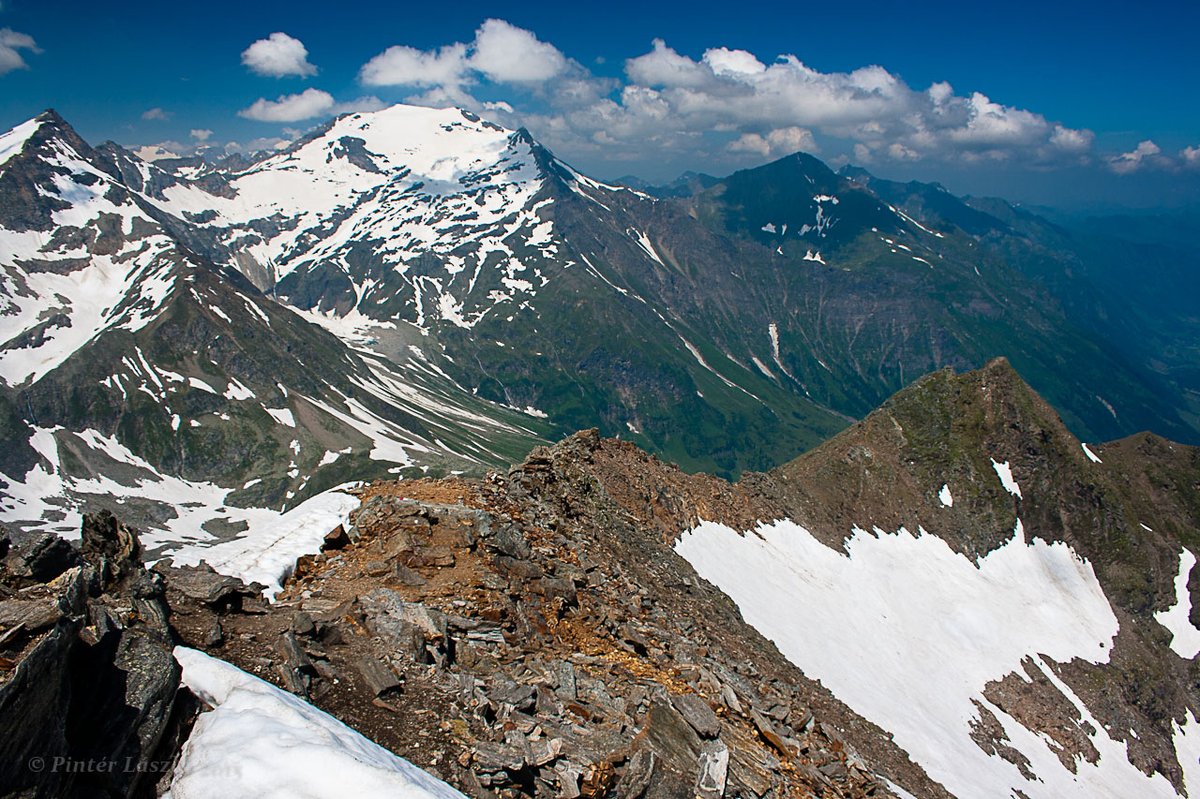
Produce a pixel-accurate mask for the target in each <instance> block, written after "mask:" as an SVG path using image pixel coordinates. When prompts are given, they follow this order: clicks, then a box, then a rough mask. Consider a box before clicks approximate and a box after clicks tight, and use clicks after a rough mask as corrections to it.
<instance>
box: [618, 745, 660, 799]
mask: <svg viewBox="0 0 1200 799" xmlns="http://www.w3.org/2000/svg"><path fill="white" fill-rule="evenodd" d="M654 765H655V757H654V753H653V752H651V751H649V750H646V749H638V750H637V751H636V752H634V753H633V755H632V756H631V757H630V758H629V763H628V764H627V765H626V766H625V773H624V774H622V775H621V779H620V780H619V781H618V782H617V799H640V797H641V796H642V795H643V794H645V793H646V789H647V788H648V787H650V780H651V779H653V777H654Z"/></svg>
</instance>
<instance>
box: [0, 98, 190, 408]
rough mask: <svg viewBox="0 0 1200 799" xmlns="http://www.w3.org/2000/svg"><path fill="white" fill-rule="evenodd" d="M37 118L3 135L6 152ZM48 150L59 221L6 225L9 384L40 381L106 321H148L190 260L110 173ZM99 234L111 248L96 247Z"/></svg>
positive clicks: (2, 307)
mask: <svg viewBox="0 0 1200 799" xmlns="http://www.w3.org/2000/svg"><path fill="white" fill-rule="evenodd" d="M30 124H33V125H34V126H35V128H34V129H36V126H37V124H38V123H36V121H33V122H30V123H26V124H25V125H21V126H18V127H17V128H15V129H14V130H13V131H11V132H10V133H8V134H5V136H4V137H2V138H0V153H2V152H4V148H5V147H8V148H9V149H8V150H7V152H8V157H11V156H12V155H15V154H16V152H18V151H19V150H20V149H21V148H20V147H17V146H16V145H14V144H13V143H12V142H15V141H16V140H18V139H20V136H19V135H18V134H19V133H20V132H21V131H22V129H23V128H25V127H26V126H28V125H30ZM30 133H31V131H28V132H26V133H25V134H22V135H25V139H20V144H21V145H22V146H23V145H24V142H25V140H26V139H27V138H28V135H29V134H30ZM14 137H15V138H14ZM5 142H9V144H5ZM46 150H47V152H45V153H42V160H43V162H44V167H45V168H49V169H52V170H54V171H55V173H56V174H55V175H54V177H53V179H52V184H53V187H52V188H47V189H44V190H43V191H44V192H45V193H46V195H47V197H52V198H53V199H54V200H56V201H57V202H61V203H63V204H65V207H64V208H61V209H58V210H55V211H53V212H52V214H51V221H52V223H53V224H54V225H55V228H54V229H53V230H52V231H49V232H42V231H38V230H29V231H21V232H17V231H12V230H7V229H5V228H0V380H3V381H4V382H5V383H7V384H8V385H10V386H17V385H21V384H23V383H27V382H36V381H37V380H39V379H41V378H42V377H43V376H44V375H46V373H48V372H50V371H51V370H53V369H54V368H55V367H57V366H59V365H60V364H62V363H63V362H64V361H66V360H67V358H69V357H70V356H71V355H73V354H74V353H75V352H76V351H78V350H79V348H80V347H82V346H84V345H85V344H87V343H88V342H89V341H91V340H92V339H94V338H95V337H96V336H97V335H99V334H100V333H101V332H102V331H104V330H107V329H109V328H113V327H121V328H124V329H127V330H131V331H136V330H140V329H141V328H142V327H145V326H146V325H147V324H149V322H150V321H151V320H153V319H154V318H155V317H156V316H157V315H158V313H159V311H160V310H161V308H162V307H163V303H164V302H165V301H166V299H167V297H168V295H169V294H170V292H171V290H172V288H173V287H174V285H175V281H176V279H177V275H178V272H179V271H180V268H181V264H184V263H186V262H187V256H186V254H184V253H183V252H182V251H181V249H180V248H179V247H178V245H176V243H175V242H174V240H172V239H171V238H170V237H169V236H167V235H166V234H165V233H163V232H162V230H161V229H160V228H159V226H158V223H157V222H155V221H154V220H153V219H152V218H151V217H150V216H149V215H148V214H147V213H146V212H145V211H143V210H142V209H141V208H140V207H139V206H138V205H137V203H136V202H135V201H134V200H133V198H132V197H131V196H130V195H129V194H128V193H127V192H125V190H124V189H123V188H121V187H120V186H118V185H117V184H116V181H115V180H114V179H113V178H112V176H111V175H109V174H108V173H106V172H104V171H102V170H100V169H98V168H96V167H94V166H92V165H91V164H90V163H88V162H87V161H86V160H85V159H84V158H83V157H82V156H81V155H80V154H79V153H77V152H75V151H74V150H73V149H72V148H71V147H70V146H69V145H67V144H65V143H64V142H62V141H59V140H53V141H52V142H51V143H50V144H49V145H47V146H46ZM0 157H2V156H0ZM6 160H7V159H6ZM91 238H95V239H96V240H97V241H100V240H105V241H107V242H109V245H108V246H109V247H111V251H110V252H106V253H105V254H97V253H95V252H93V251H91V250H90V249H89V247H88V245H86V244H85V243H84V242H86V241H88V240H89V239H91ZM97 249H99V248H97Z"/></svg>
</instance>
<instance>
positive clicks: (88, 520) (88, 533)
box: [79, 510, 144, 587]
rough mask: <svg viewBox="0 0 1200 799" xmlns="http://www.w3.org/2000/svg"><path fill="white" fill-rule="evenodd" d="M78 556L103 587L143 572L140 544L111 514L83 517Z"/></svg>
mask: <svg viewBox="0 0 1200 799" xmlns="http://www.w3.org/2000/svg"><path fill="white" fill-rule="evenodd" d="M79 553H80V555H81V556H82V557H83V559H84V560H86V561H87V562H88V563H90V564H92V567H93V568H95V570H96V573H97V574H98V575H99V576H100V582H101V584H102V586H104V587H108V586H112V585H116V584H121V583H124V582H125V581H126V580H128V579H130V578H131V577H133V576H134V575H135V574H141V573H144V570H143V569H142V545H141V543H140V542H139V541H138V537H137V534H136V533H134V531H133V530H131V529H130V528H128V527H126V526H125V525H123V524H121V523H120V522H119V521H117V517H116V516H114V515H113V514H112V512H111V511H107V510H102V511H100V512H99V513H85V514H83V526H82V527H81V528H80V545H79Z"/></svg>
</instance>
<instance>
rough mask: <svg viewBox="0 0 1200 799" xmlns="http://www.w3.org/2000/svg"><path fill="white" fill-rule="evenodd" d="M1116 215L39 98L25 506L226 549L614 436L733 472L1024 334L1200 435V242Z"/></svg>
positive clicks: (1109, 427) (23, 314) (464, 128)
mask: <svg viewBox="0 0 1200 799" xmlns="http://www.w3.org/2000/svg"><path fill="white" fill-rule="evenodd" d="M1115 233H1116V234H1119V231H1107V232H1106V233H1105V232H1096V234H1095V235H1090V234H1089V235H1085V234H1082V233H1079V232H1077V231H1072V230H1068V229H1066V228H1063V227H1060V226H1057V225H1054V224H1052V223H1050V222H1048V221H1046V220H1044V219H1042V218H1040V217H1037V216H1034V215H1032V214H1029V213H1026V212H1024V211H1022V210H1021V209H1019V208H1016V207H1013V206H1011V205H1009V204H1007V203H1004V202H1002V201H998V200H974V199H967V200H964V199H961V198H957V197H954V196H953V195H951V194H949V193H948V192H946V191H945V190H944V189H942V188H941V187H940V186H937V185H935V184H920V183H909V184H897V183H891V182H888V181H882V180H879V179H877V178H874V177H873V176H871V175H869V174H868V173H866V172H864V171H862V170H855V169H844V170H842V172H840V173H835V172H833V171H831V170H830V169H829V168H828V167H826V166H825V165H824V164H822V163H821V162H820V161H818V160H816V159H815V158H812V157H810V156H806V155H803V154H797V155H794V156H789V157H787V158H784V159H781V160H779V161H776V162H774V163H771V164H768V165H766V166H763V167H760V168H758V169H752V170H746V171H743V172H738V173H736V174H734V175H731V176H729V177H727V178H724V179H716V178H712V177H710V176H704V175H690V176H685V177H684V178H681V180H680V181H679V182H677V184H673V187H667V188H665V189H654V190H652V189H650V188H646V189H634V188H629V187H626V186H618V185H608V184H605V183H602V182H599V181H596V180H593V179H590V178H588V177H586V176H585V175H582V174H580V173H579V172H578V171H576V170H574V169H573V168H571V167H570V166H568V165H567V164H565V163H563V162H562V161H560V160H558V159H557V158H555V156H554V155H553V154H551V153H550V152H549V151H548V150H546V149H545V148H544V147H542V146H541V145H540V144H538V143H537V142H536V141H535V140H533V138H532V137H531V136H530V135H529V134H528V132H526V131H524V130H520V131H510V130H506V129H503V128H501V127H498V126H496V125H494V124H492V123H490V122H487V121H485V120H482V119H480V118H478V117H475V116H474V115H472V114H469V113H467V112H463V111H459V110H456V109H441V110H438V109H428V108H417V107H411V106H403V105H400V106H394V107H392V108H389V109H385V110H382V111H378V112H373V113H358V114H351V115H347V116H343V117H339V118H338V119H336V120H334V121H332V122H331V123H329V124H328V125H326V126H324V127H323V128H321V129H319V130H317V131H315V132H313V133H312V134H310V135H309V136H307V137H305V138H304V139H303V140H301V141H298V142H296V143H295V144H293V145H291V146H289V147H287V148H286V149H284V150H281V151H279V152H275V153H270V154H264V155H262V156H259V157H255V158H251V159H245V158H235V159H228V160H225V161H218V162H208V161H204V160H202V159H174V160H164V161H155V162H146V161H143V160H141V159H139V158H137V157H136V156H135V155H133V154H132V153H130V152H129V151H127V150H125V149H123V148H121V147H119V146H117V145H114V144H112V143H106V144H103V145H101V146H99V147H96V148H93V147H91V146H89V145H88V144H87V143H85V142H83V141H82V140H81V139H80V138H79V137H78V135H77V134H76V133H75V132H74V131H73V130H72V129H71V128H70V126H69V125H68V124H67V123H66V122H65V121H64V120H62V119H61V118H60V117H59V116H58V115H57V114H55V113H54V112H52V111H51V112H46V113H44V114H42V115H41V116H39V117H37V118H36V119H33V120H30V121H28V122H26V123H23V124H21V125H19V126H17V127H16V128H14V129H13V130H12V131H10V132H9V133H7V134H5V135H4V136H3V137H2V138H0V270H3V272H2V275H3V278H2V283H0V304H2V308H3V311H2V312H3V316H2V317H0V324H2V327H0V378H2V379H3V387H2V388H0V429H2V430H3V432H4V435H5V439H6V440H7V441H10V442H12V446H10V447H8V448H7V449H6V451H5V452H4V453H3V454H0V480H3V481H4V482H5V483H6V484H7V485H6V487H5V488H2V489H0V491H2V492H3V494H4V496H5V497H6V498H5V499H4V500H3V506H2V508H3V510H2V511H0V520H3V521H7V522H10V523H14V524H17V525H33V526H39V527H47V528H50V529H56V528H59V527H61V528H62V529H63V530H66V529H68V528H74V527H77V523H76V522H75V521H74V520H75V518H76V516H77V514H78V512H79V510H80V508H82V507H85V506H89V505H91V504H95V503H100V504H104V503H105V502H111V501H113V500H111V499H102V497H106V496H109V495H112V496H115V497H118V498H119V499H118V500H117V501H119V502H122V503H124V504H126V505H128V506H130V507H133V508H135V509H136V511H137V516H136V517H135V518H134V519H133V520H134V521H137V522H139V523H141V524H144V525H146V526H148V527H150V528H153V529H159V530H164V531H165V532H164V534H163V535H164V539H163V540H168V539H170V538H171V536H179V535H183V534H185V533H184V530H185V528H187V529H191V527H195V526H196V525H197V524H198V523H199V522H203V523H204V524H205V525H206V526H205V527H204V528H203V529H204V530H205V531H207V532H208V533H210V534H212V535H213V536H215V537H216V538H220V537H222V536H224V537H228V536H230V535H234V534H236V533H237V532H238V531H240V530H244V529H245V528H246V526H247V525H251V524H253V523H255V522H254V519H256V518H269V517H267V516H262V517H259V516H257V515H255V513H251V512H250V510H251V509H255V510H256V512H257V510H262V511H263V512H264V513H265V512H268V511H269V512H270V513H278V512H280V511H283V510H285V509H291V508H295V507H296V506H297V505H299V504H300V503H302V502H304V501H305V500H310V499H312V498H314V497H317V495H319V494H320V493H321V492H322V491H323V490H325V489H328V488H330V487H332V486H335V485H337V484H339V483H341V482H343V481H345V480H350V479H369V478H371V477H373V476H380V475H385V474H388V473H389V472H391V473H409V474H412V473H417V472H425V471H432V472H435V473H437V472H449V471H465V472H479V471H482V470H483V469H485V468H488V467H495V466H501V465H505V464H508V463H511V462H513V461H514V460H516V459H519V458H520V457H521V455H523V453H524V452H526V451H527V450H528V449H529V448H530V447H531V446H533V445H534V444H535V443H538V442H539V441H543V440H545V439H546V438H548V437H552V436H556V435H560V434H563V433H565V432H569V431H572V430H575V429H579V428H583V427H590V426H598V427H599V428H600V429H601V431H602V432H603V433H605V434H610V435H621V436H624V437H627V438H630V439H633V440H635V441H636V442H638V443H639V444H640V445H642V446H644V447H646V448H647V449H649V450H650V451H652V452H655V453H657V454H660V455H662V456H664V457H666V458H668V459H670V460H673V461H675V462H677V463H679V464H681V465H682V466H683V467H684V468H686V469H689V470H708V471H712V472H716V473H719V474H723V475H727V476H733V475H736V474H739V473H741V472H742V471H744V470H747V469H751V470H754V469H766V468H770V467H772V466H774V465H777V464H779V463H782V462H784V461H786V460H788V459H789V458H791V457H793V456H795V455H796V454H797V453H799V452H801V451H803V450H805V449H808V448H810V447H812V446H813V445H815V444H816V443H818V442H820V441H822V440H824V439H826V438H828V437H829V436H830V435H831V434H833V433H835V432H836V431H838V430H840V429H842V428H843V427H845V426H846V424H848V423H849V422H850V421H852V420H853V419H855V418H859V417H861V416H863V415H864V414H866V413H868V412H869V411H870V410H872V409H873V408H874V407H876V406H877V405H878V404H879V403H880V402H882V401H883V400H884V399H885V398H886V397H887V396H889V395H890V394H892V393H893V392H894V391H896V390H898V389H899V388H901V387H903V386H904V385H906V384H908V383H909V382H911V381H912V380H914V379H916V378H917V377H919V376H921V375H923V374H926V373H928V372H931V371H934V370H936V369H939V368H942V367H945V366H951V367H954V368H957V369H967V368H973V367H977V366H980V365H982V364H983V363H985V362H987V361H988V360H989V359H991V358H993V357H995V356H1000V355H1003V356H1007V357H1008V358H1009V359H1010V360H1011V362H1012V363H1013V364H1014V366H1015V367H1016V368H1017V369H1018V370H1019V371H1020V372H1021V373H1022V374H1023V375H1024V376H1025V377H1026V378H1027V379H1028V380H1029V382H1030V383H1031V384H1032V385H1033V386H1034V387H1035V388H1036V389H1037V390H1038V391H1040V392H1041V393H1042V394H1043V395H1044V396H1045V397H1046V398H1047V399H1048V400H1049V401H1050V402H1051V403H1053V404H1054V406H1055V407H1056V409H1057V410H1058V411H1059V412H1060V413H1061V414H1062V415H1063V417H1064V419H1065V420H1066V422H1067V424H1068V425H1069V426H1070V427H1071V429H1072V430H1073V431H1074V432H1075V433H1076V434H1078V435H1080V436H1081V437H1083V438H1085V439H1088V440H1099V439H1111V438H1115V437H1118V436H1121V435H1125V434H1128V433H1131V432H1134V431H1137V430H1141V429H1151V430H1154V431H1156V432H1158V433H1161V434H1163V435H1166V436H1170V437H1172V438H1174V439H1177V440H1181V441H1196V440H1200V401H1198V399H1197V397H1198V396H1200V394H1198V393H1197V392H1198V391H1200V385H1198V381H1200V351H1198V349H1197V346H1196V342H1197V341H1198V340H1200V337H1197V336H1196V335H1195V334H1196V324H1197V319H1196V315H1195V311H1194V309H1193V308H1192V307H1191V306H1192V304H1191V303H1189V302H1188V298H1189V297H1190V296H1191V295H1190V294H1188V293H1187V292H1186V291H1184V290H1181V285H1184V286H1186V285H1191V284H1190V283H1184V284H1181V281H1187V280H1191V281H1192V282H1193V283H1194V281H1195V270H1193V269H1191V265H1192V264H1194V263H1195V261H1194V260H1190V261H1189V260H1188V258H1193V259H1194V258H1195V255H1196V253H1195V251H1194V250H1187V249H1186V247H1185V245H1186V241H1184V242H1183V243H1181V242H1180V241H1179V240H1177V239H1173V238H1172V239H1165V240H1164V242H1163V243H1162V244H1161V245H1149V244H1146V243H1145V242H1143V241H1138V240H1136V239H1133V238H1130V239H1121V238H1120V236H1119V235H1117V236H1114V235H1113V234H1115ZM1114 242H1116V243H1114ZM1147 269H1151V270H1152V274H1147ZM1189 270H1190V271H1189ZM114 481H115V483H114ZM117 484H119V485H117ZM184 497H187V498H189V499H186V500H185V499H183V498H184ZM183 502H193V503H195V509H196V511H195V513H194V514H188V515H186V518H183V517H180V516H179V515H178V513H179V511H177V510H168V507H172V508H174V507H179V506H180V504H181V503H183ZM202 517H203V518H202ZM252 517H253V518H252ZM189 526H190V527H189Z"/></svg>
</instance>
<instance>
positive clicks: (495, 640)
mask: <svg viewBox="0 0 1200 799" xmlns="http://www.w3.org/2000/svg"><path fill="white" fill-rule="evenodd" d="M614 446H622V445H617V444H615V443H614V442H607V441H602V440H601V439H600V438H599V437H598V436H596V435H595V434H594V433H589V434H580V435H578V436H574V437H571V438H569V439H567V440H566V441H564V442H563V443H562V444H560V445H558V446H556V447H553V448H549V449H544V450H539V451H537V452H535V453H534V454H533V455H532V456H531V457H530V459H529V460H528V461H527V462H526V463H525V464H524V465H522V466H521V467H519V468H517V469H515V470H514V471H513V472H512V473H511V474H509V475H505V476H501V475H493V476H492V477H490V478H488V479H486V480H484V481H462V480H448V481H404V482H400V483H378V484H373V485H372V486H370V487H368V488H366V489H364V490H363V491H362V497H361V498H362V500H363V504H362V506H361V507H360V509H359V510H358V511H357V512H356V513H355V514H353V515H352V517H351V524H350V525H349V526H348V527H347V529H346V530H345V531H344V532H345V539H346V540H345V541H341V542H339V544H338V547H337V548H336V549H328V550H327V551H325V552H323V553H320V554H318V555H315V556H308V557H305V558H302V559H301V563H300V564H299V566H298V568H297V570H296V573H295V576H294V577H293V579H292V580H291V581H290V582H289V583H288V584H286V585H285V589H284V592H283V593H282V594H281V595H280V596H279V597H278V598H277V600H276V602H275V603H274V604H273V605H271V606H270V607H269V608H266V609H265V612H262V613H247V612H244V611H238V610H237V609H234V608H231V607H230V608H223V609H217V608H214V607H213V606H212V605H211V604H206V603H205V602H204V601H203V600H202V599H199V598H197V597H196V596H195V592H193V596H192V597H188V596H185V595H184V594H182V593H181V592H177V591H175V590H174V589H169V591H168V595H169V596H170V597H171V600H172V611H173V617H172V619H173V622H174V624H175V625H176V628H177V629H178V630H179V632H180V634H181V636H182V637H183V639H184V642H185V643H187V644H189V645H192V646H199V647H201V648H207V649H208V651H210V652H211V653H212V654H214V655H217V656H219V657H222V658H225V659H227V660H230V661H231V662H233V663H235V664H236V665H238V666H240V667H241V668H243V669H246V670H248V671H251V672H252V673H255V674H257V675H259V676H261V677H263V678H264V679H268V680H270V681H272V682H274V683H276V684H278V685H281V686H283V687H285V688H287V689H289V690H291V691H293V692H294V693H297V694H299V695H301V696H305V697H308V698H309V699H310V701H312V702H314V703H315V704H317V705H318V706H319V707H321V708H322V709H325V710H327V711H329V712H331V713H333V714H334V715H336V716H338V717H339V718H341V719H342V720H343V721H346V722H347V723H349V724H351V725H352V726H354V727H356V728H357V729H359V730H360V731H362V732H363V733H364V734H366V735H368V736H369V737H371V738H372V739H374V740H376V741H377V742H379V743H381V744H382V745H384V746H386V747H388V748H390V749H392V750H393V751H395V752H397V753H398V754H401V755H404V756H406V757H409V758H410V759H412V760H413V761H414V762H416V763H417V764H418V765H420V766H422V767H425V768H429V769H430V770H431V771H433V772H435V773H436V774H438V775H439V776H441V777H443V778H444V779H447V780H448V781H450V782H451V783H452V784H454V785H455V786H456V787H458V788H459V789H460V790H462V791H464V792H465V793H467V794H468V795H470V796H472V797H475V799H493V797H509V796H515V795H522V796H531V797H544V799H577V797H584V798H585V799H598V798H599V797H618V798H619V799H640V798H641V797H653V798H655V799H657V798H659V797H692V796H702V797H705V799H719V797H723V796H729V797H735V796H736V797H747V799H749V798H750V797H762V796H766V795H778V794H783V793H796V794H797V795H815V796H829V797H860V796H884V795H887V790H888V789H887V787H886V783H885V782H884V781H883V779H882V778H881V775H886V776H888V777H889V778H891V779H895V780H896V781H898V782H902V783H904V784H905V785H910V786H916V787H917V788H919V789H921V791H922V793H923V794H924V795H927V796H938V795H940V794H939V789H938V788H937V786H936V785H934V784H932V783H930V782H929V781H928V779H927V778H926V777H925V776H924V775H923V774H922V773H921V772H920V770H919V769H917V768H916V767H915V766H913V765H912V764H911V763H909V762H908V761H907V759H906V758H905V757H904V755H903V754H902V753H900V752H899V750H897V749H896V748H895V746H894V745H893V744H891V742H890V741H889V740H887V738H886V737H885V736H883V735H882V734H881V733H880V732H879V731H878V730H877V729H875V728H872V727H871V726H870V725H868V724H865V723H864V722H862V720H861V719H858V718H857V717H856V716H854V714H852V713H851V712H849V711H848V710H847V709H846V708H845V707H844V706H841V705H840V704H839V703H838V702H836V700H834V699H833V698H832V697H831V696H829V694H828V693H827V692H825V691H824V690H823V689H822V688H820V686H819V685H816V684H814V683H812V682H810V681H808V680H806V679H805V678H804V677H803V675H801V674H800V673H799V672H798V671H797V670H796V669H795V668H794V667H793V666H791V665H790V664H788V663H787V662H786V661H785V660H784V659H783V658H782V657H780V656H779V655H778V653H776V652H775V651H774V649H773V647H771V646H770V645H769V644H768V643H766V642H765V641H763V640H762V638H761V636H759V635H758V634H757V633H756V632H754V631H753V630H752V629H751V628H749V627H748V626H746V625H745V624H744V623H743V622H742V621H741V619H740V617H739V616H738V614H737V611H736V608H735V607H734V606H733V605H732V603H730V602H729V600H728V599H726V598H725V597H724V596H723V595H722V594H720V593H719V592H717V591H716V590H714V589H713V588H712V587H710V586H708V585H707V584H704V583H702V582H701V581H699V580H698V579H697V578H696V576H695V574H694V572H693V571H692V570H691V568H690V567H689V566H688V565H687V564H686V563H685V562H684V561H682V560H681V559H680V558H679V557H678V556H676V555H675V554H674V553H673V551H672V550H671V546H670V541H669V540H668V539H666V538H665V537H664V536H663V535H662V533H661V531H660V530H659V529H658V528H657V527H655V526H653V525H645V524H639V523H635V522H634V521H633V519H632V517H630V516H629V514H627V513H625V512H624V511H623V510H622V509H621V507H620V505H619V504H617V503H616V502H615V501H614V500H613V499H612V498H611V497H610V496H608V494H607V492H605V491H603V490H602V489H601V487H600V486H599V484H598V483H597V482H596V480H595V478H594V476H592V475H590V474H589V469H590V468H591V467H592V466H593V465H594V458H595V457H596V456H597V455H598V454H599V453H600V452H602V451H605V450H609V449H611V448H612V447H614ZM339 538H340V536H339ZM167 577H168V585H170V584H171V582H172V579H173V578H172V577H171V574H170V573H169V572H168V573H167ZM214 622H215V623H216V624H218V625H219V626H220V629H221V630H222V632H223V634H222V636H221V637H220V640H219V641H216V642H214V641H213V640H212V638H211V635H210V631H211V629H212V627H213V625H214Z"/></svg>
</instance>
